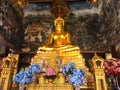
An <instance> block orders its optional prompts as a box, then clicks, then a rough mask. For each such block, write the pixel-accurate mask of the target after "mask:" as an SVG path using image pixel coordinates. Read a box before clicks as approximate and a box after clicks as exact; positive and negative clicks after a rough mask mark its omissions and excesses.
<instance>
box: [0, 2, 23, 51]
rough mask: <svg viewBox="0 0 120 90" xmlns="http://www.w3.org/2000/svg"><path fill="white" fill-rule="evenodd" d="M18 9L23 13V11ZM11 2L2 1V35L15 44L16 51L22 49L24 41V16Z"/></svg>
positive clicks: (0, 22) (0, 21)
mask: <svg viewBox="0 0 120 90" xmlns="http://www.w3.org/2000/svg"><path fill="white" fill-rule="evenodd" d="M16 9H17V10H18V11H19V12H21V13H23V11H22V9H21V8H19V7H16ZM16 9H15V8H14V7H13V6H12V3H11V2H10V1H7V0H2V1H1V0H0V35H1V36H2V37H3V38H4V39H5V40H6V41H8V42H10V43H11V44H13V45H14V46H15V47H16V49H19V48H20V47H21V42H22V40H23V32H24V31H23V16H22V15H23V14H22V15H21V14H20V13H19V12H18V11H17V10H16Z"/></svg>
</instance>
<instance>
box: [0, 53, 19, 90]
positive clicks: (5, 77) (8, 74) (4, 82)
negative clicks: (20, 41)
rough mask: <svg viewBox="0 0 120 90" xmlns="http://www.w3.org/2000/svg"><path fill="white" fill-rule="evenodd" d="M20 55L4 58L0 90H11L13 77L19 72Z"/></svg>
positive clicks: (10, 55)
mask: <svg viewBox="0 0 120 90" xmlns="http://www.w3.org/2000/svg"><path fill="white" fill-rule="evenodd" d="M18 57H19V55H18V54H12V53H11V54H8V56H7V57H5V58H3V69H2V72H1V77H0V86H1V88H0V90H11V86H12V82H13V76H14V75H15V74H16V72H17V66H18Z"/></svg>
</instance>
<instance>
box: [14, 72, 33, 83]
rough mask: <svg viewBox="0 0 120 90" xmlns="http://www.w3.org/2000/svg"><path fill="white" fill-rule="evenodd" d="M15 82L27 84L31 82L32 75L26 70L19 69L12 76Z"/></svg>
mask: <svg viewBox="0 0 120 90" xmlns="http://www.w3.org/2000/svg"><path fill="white" fill-rule="evenodd" d="M14 82H15V83H20V84H28V83H31V82H32V75H31V74H29V73H28V72H27V71H24V70H21V71H20V72H19V73H18V74H16V75H15V77H14Z"/></svg>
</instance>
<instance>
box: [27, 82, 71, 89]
mask: <svg viewBox="0 0 120 90" xmlns="http://www.w3.org/2000/svg"><path fill="white" fill-rule="evenodd" d="M28 90H73V86H72V85H70V84H49V83H48V84H36V85H35V84H30V85H29V86H28Z"/></svg>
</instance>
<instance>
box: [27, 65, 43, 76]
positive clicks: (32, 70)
mask: <svg viewBox="0 0 120 90" xmlns="http://www.w3.org/2000/svg"><path fill="white" fill-rule="evenodd" d="M28 72H29V73H30V74H32V75H33V74H38V73H41V72H42V70H41V69H40V64H38V63H36V64H33V65H31V66H30V67H29V69H28Z"/></svg>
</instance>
